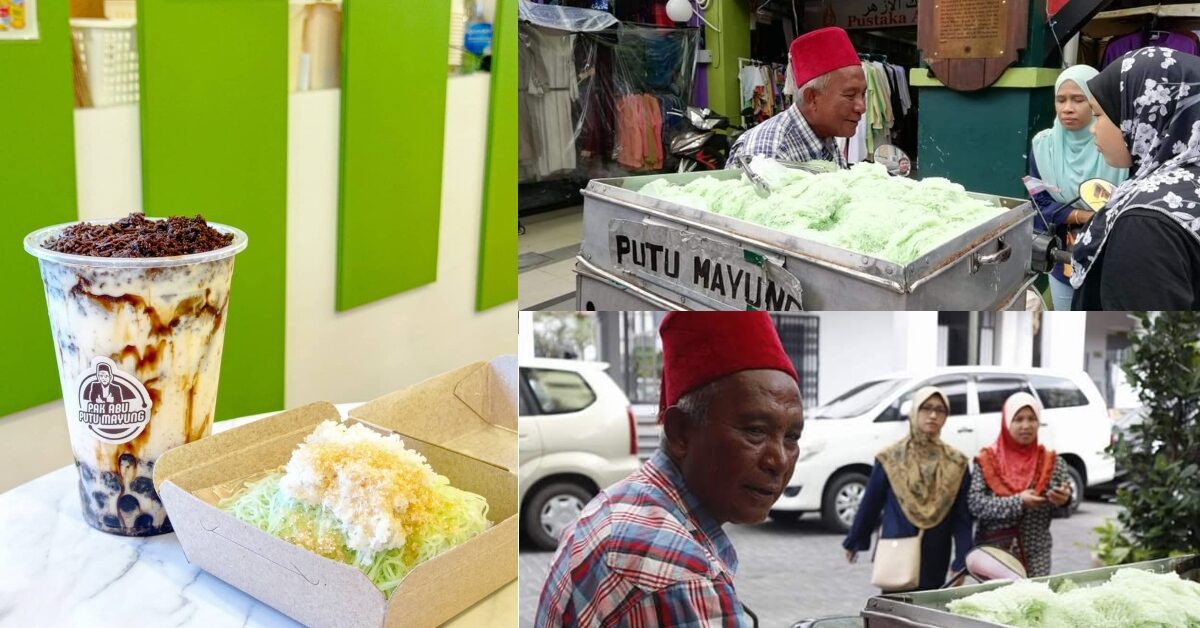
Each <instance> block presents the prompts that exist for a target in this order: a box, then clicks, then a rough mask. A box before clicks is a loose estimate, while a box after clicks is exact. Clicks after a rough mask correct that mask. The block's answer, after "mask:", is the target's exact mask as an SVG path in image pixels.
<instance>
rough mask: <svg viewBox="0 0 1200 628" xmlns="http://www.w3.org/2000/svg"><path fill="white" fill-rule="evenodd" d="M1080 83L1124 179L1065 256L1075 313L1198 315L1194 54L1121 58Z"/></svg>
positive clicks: (1198, 85)
mask: <svg viewBox="0 0 1200 628" xmlns="http://www.w3.org/2000/svg"><path fill="white" fill-rule="evenodd" d="M1118 61H1119V62H1113V63H1112V64H1110V65H1109V66H1108V67H1107V68H1105V69H1104V71H1103V72H1101V73H1100V74H1099V75H1098V76H1096V77H1095V78H1093V79H1092V80H1090V81H1088V87H1089V88H1090V89H1091V91H1092V99H1091V105H1092V111H1093V113H1094V114H1095V115H1096V124H1095V125H1094V126H1093V127H1092V134H1093V135H1094V136H1095V138H1096V148H1097V149H1098V150H1099V151H1100V152H1101V153H1102V154H1103V155H1104V159H1105V161H1107V162H1108V164H1109V165H1110V166H1113V167H1116V168H1123V167H1128V168H1129V170H1130V173H1131V178H1130V179H1129V180H1128V181H1126V182H1125V183H1123V184H1121V186H1120V187H1118V188H1117V189H1116V191H1114V192H1113V195H1112V198H1110V199H1109V201H1108V204H1107V205H1105V206H1104V209H1102V210H1101V211H1100V212H1099V213H1098V214H1097V215H1096V217H1095V218H1093V219H1092V221H1091V223H1090V224H1089V225H1088V229H1087V231H1086V232H1085V233H1084V234H1083V235H1082V236H1081V237H1080V239H1079V241H1078V242H1077V243H1076V245H1075V250H1074V252H1073V257H1074V265H1075V272H1074V274H1073V275H1072V276H1071V285H1072V286H1074V287H1075V289H1076V292H1075V299H1074V301H1073V302H1072V308H1073V309H1076V310H1099V309H1106V310H1107V309H1111V310H1191V309H1197V308H1200V188H1198V186H1200V57H1195V56H1192V55H1189V54H1185V53H1182V52H1177V51H1174V50H1170V49H1167V48H1142V49H1140V50H1135V51H1133V52H1130V53H1127V54H1126V55H1125V56H1123V57H1121V58H1120V59H1119V60H1118Z"/></svg>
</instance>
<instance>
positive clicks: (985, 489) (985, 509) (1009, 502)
mask: <svg viewBox="0 0 1200 628" xmlns="http://www.w3.org/2000/svg"><path fill="white" fill-rule="evenodd" d="M972 466H973V467H974V469H972V473H971V491H970V493H969V495H968V496H967V506H968V507H969V508H970V509H971V515H972V516H973V517H975V520H976V522H977V523H978V524H979V526H978V528H977V529H976V531H975V538H976V539H979V538H980V537H982V536H985V535H986V534H988V533H994V532H995V531H997V530H1002V529H1005V528H1012V527H1015V526H1017V525H1018V524H1020V526H1021V527H1020V531H1021V532H1020V539H1021V546H1022V549H1023V550H1024V553H1025V570H1026V572H1027V573H1028V575H1029V577H1030V578H1036V577H1039V576H1048V575H1050V547H1051V541H1050V520H1051V519H1052V518H1053V517H1054V516H1056V515H1057V516H1066V514H1067V513H1068V512H1069V509H1070V503H1069V502H1068V504H1067V505H1066V506H1061V507H1060V506H1055V505H1053V504H1049V503H1047V504H1046V505H1045V506H1041V507H1039V508H1035V509H1033V510H1022V509H1021V497H1020V496H1019V495H1012V496H1009V497H998V496H997V495H996V493H994V492H993V491H992V489H991V488H990V487H989V486H988V485H987V481H986V480H984V479H983V470H982V469H980V468H979V463H978V462H976V463H974V464H973V465H972ZM1068 477H1069V476H1068V475H1067V463H1066V462H1064V461H1063V459H1062V458H1061V457H1060V458H1057V459H1055V461H1054V471H1053V475H1051V477H1050V485H1049V488H1054V487H1056V486H1061V485H1063V484H1069V482H1068ZM1005 549H1007V547H1005Z"/></svg>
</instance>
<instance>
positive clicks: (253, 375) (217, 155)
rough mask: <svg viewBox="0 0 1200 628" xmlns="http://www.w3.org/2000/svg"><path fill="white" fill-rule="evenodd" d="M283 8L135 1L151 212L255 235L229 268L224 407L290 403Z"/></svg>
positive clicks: (251, 2)
mask: <svg viewBox="0 0 1200 628" xmlns="http://www.w3.org/2000/svg"><path fill="white" fill-rule="evenodd" d="M43 4H48V3H43ZM287 7H288V5H287V3H286V2H282V1H281V0H138V17H139V19H138V52H139V56H140V66H141V90H142V91H141V121H142V184H143V199H144V207H145V209H146V213H147V214H148V215H156V216H163V215H171V214H195V213H201V214H203V215H204V217H205V218H207V219H209V220H212V221H215V222H222V223H228V224H231V225H234V226H237V227H238V228H240V229H242V230H244V231H245V232H246V234H247V235H248V236H249V238H250V246H249V247H248V248H247V249H246V251H244V252H243V253H241V254H240V255H239V256H238V257H237V263H236V264H235V270H234V274H233V292H232V295H231V300H230V310H229V320H228V322H227V323H226V329H225V351H224V357H223V358H222V365H221V388H220V392H219V393H218V398H217V416H218V417H219V418H230V417H235V416H240V415H244V414H252V413H257V412H267V411H270V410H275V409H279V408H282V407H283V403H284V397H283V382H284V355H283V352H284V330H285V301H284V287H285V280H286V276H285V273H286V257H285V256H286V252H287V249H286V235H287V231H286V218H287V163H288V159H287V118H288V116H287V106H288V104H287V49H288V32H287V27H288V14H287V11H288V8H287ZM67 76H68V78H69V76H70V73H69V72H68V73H67Z"/></svg>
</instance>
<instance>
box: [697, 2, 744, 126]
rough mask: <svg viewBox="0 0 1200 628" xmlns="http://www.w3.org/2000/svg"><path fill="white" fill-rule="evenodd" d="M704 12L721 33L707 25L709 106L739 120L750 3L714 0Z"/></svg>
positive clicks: (732, 118)
mask: <svg viewBox="0 0 1200 628" xmlns="http://www.w3.org/2000/svg"><path fill="white" fill-rule="evenodd" d="M710 7H711V8H710V9H709V10H708V12H707V13H706V14H705V15H706V16H707V19H708V21H710V22H712V23H713V24H716V26H717V28H719V29H721V32H719V33H718V32H717V31H714V30H713V29H711V28H708V27H707V26H705V29H706V30H705V34H704V39H705V41H706V42H708V43H707V46H708V50H709V52H710V53H712V58H713V60H712V63H709V64H708V66H707V72H708V106H709V107H710V108H711V109H712V110H713V111H716V112H717V113H720V114H722V115H726V116H729V119H730V120H732V121H735V122H736V123H737V124H741V123H740V122H737V121H738V120H740V118H739V117H738V116H739V115H740V113H741V111H742V96H741V87H740V86H739V84H738V57H749V56H750V5H749V3H747V2H746V0H714V1H713V2H712V3H711V5H710Z"/></svg>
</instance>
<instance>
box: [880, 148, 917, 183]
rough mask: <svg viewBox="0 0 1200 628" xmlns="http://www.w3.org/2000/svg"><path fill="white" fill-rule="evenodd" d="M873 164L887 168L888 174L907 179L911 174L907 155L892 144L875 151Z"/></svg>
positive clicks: (910, 162) (910, 161)
mask: <svg viewBox="0 0 1200 628" xmlns="http://www.w3.org/2000/svg"><path fill="white" fill-rule="evenodd" d="M874 159H875V163H877V164H881V165H883V167H885V168H887V171H888V174H890V175H893V176H899V177H907V176H909V174H911V173H912V160H911V159H909V158H908V153H906V152H904V151H903V150H900V149H899V148H898V147H896V146H893V145H892V144H883V145H880V146H879V147H878V148H876V149H875V154H874Z"/></svg>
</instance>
